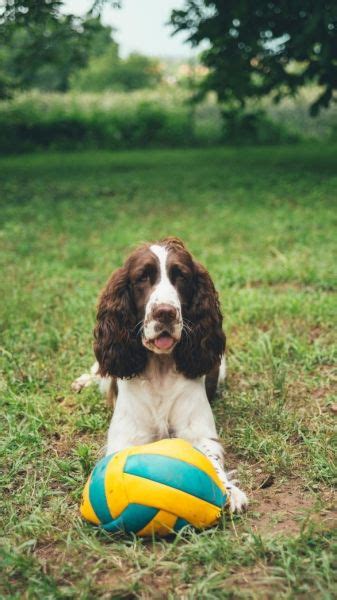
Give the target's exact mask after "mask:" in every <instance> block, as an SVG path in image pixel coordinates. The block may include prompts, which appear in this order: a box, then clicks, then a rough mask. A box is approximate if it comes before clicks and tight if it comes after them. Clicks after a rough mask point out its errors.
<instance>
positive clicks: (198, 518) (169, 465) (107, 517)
mask: <svg viewBox="0 0 337 600" xmlns="http://www.w3.org/2000/svg"><path fill="white" fill-rule="evenodd" d="M226 501H227V492H226V490H225V488H224V486H223V484H222V482H221V481H220V479H219V477H218V475H217V472H216V470H215V468H214V467H213V465H212V463H211V462H210V460H209V459H208V458H207V457H206V456H205V455H204V454H203V453H202V452H200V451H199V450H197V449H196V448H194V447H193V446H192V445H191V444H189V443H188V442H186V441H185V440H181V439H164V440H160V441H159V442H154V443H151V444H146V445H144V446H133V447H130V448H126V449H125V450H121V451H120V452H116V453H115V454H110V455H108V456H105V457H104V458H103V459H102V460H100V461H99V462H98V463H97V465H96V466H95V468H94V470H93V471H92V473H91V475H90V477H89V479H88V481H87V483H86V485H85V488H84V491H83V497H82V503H81V507H80V512H81V515H82V517H83V518H84V519H85V520H87V521H89V522H90V523H93V524H95V525H98V526H100V527H102V528H103V529H105V530H106V531H110V532H117V531H123V532H127V533H135V534H137V535H140V536H151V535H153V534H156V535H159V536H165V535H168V534H171V533H175V532H178V531H179V530H180V529H181V528H182V527H184V526H185V525H191V526H193V527H195V528H197V529H204V528H206V527H210V526H212V525H215V524H216V523H217V522H218V520H219V518H220V515H221V511H222V509H223V507H224V506H225V504H226Z"/></svg>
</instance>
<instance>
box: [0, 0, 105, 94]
mask: <svg viewBox="0 0 337 600" xmlns="http://www.w3.org/2000/svg"><path fill="white" fill-rule="evenodd" d="M62 4H63V2H60V1H58V0H55V1H54V0H52V1H50V2H49V0H48V1H47V0H41V1H39V2H31V0H24V1H23V2H18V1H17V0H15V1H14V2H6V3H5V6H4V9H3V10H2V12H1V17H2V18H1V20H0V34H1V35H2V37H3V39H4V40H5V41H6V45H4V46H3V47H2V48H1V50H0V71H1V72H3V73H4V74H5V76H6V78H7V79H8V81H9V84H10V85H7V86H6V88H5V89H3V87H4V86H0V97H6V95H8V92H6V90H8V89H10V87H12V88H14V87H15V88H19V89H31V88H40V89H42V90H46V91H53V90H58V91H65V90H67V89H68V87H69V79H70V77H71V75H72V73H73V72H74V71H77V70H78V69H79V68H81V67H84V66H85V65H86V64H87V61H88V59H89V57H90V56H97V55H99V54H100V53H101V52H103V51H105V50H106V48H107V46H109V44H111V45H112V46H113V47H115V46H116V45H115V44H114V42H113V41H112V39H111V35H112V28H111V27H105V26H103V25H102V24H101V23H100V20H99V17H91V16H89V17H85V18H83V19H80V18H77V17H74V16H73V15H62V14H61V13H60V8H61V6H62ZM1 92H2V93H1Z"/></svg>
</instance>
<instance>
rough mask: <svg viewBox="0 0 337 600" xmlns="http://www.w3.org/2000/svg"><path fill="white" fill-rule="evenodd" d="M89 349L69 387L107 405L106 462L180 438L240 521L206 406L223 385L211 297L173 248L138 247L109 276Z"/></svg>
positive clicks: (174, 244)
mask: <svg viewBox="0 0 337 600" xmlns="http://www.w3.org/2000/svg"><path fill="white" fill-rule="evenodd" d="M95 340H96V341H95V354H96V358H97V363H96V364H95V365H94V366H93V367H92V370H91V373H90V374H83V375H82V376H81V377H79V378H78V379H77V380H76V381H75V382H74V384H73V387H74V389H76V390H77V391H80V389H81V388H82V387H85V386H87V385H90V384H91V383H92V382H96V383H97V384H98V385H99V386H100V388H101V390H102V391H103V392H106V393H107V394H108V395H109V396H110V398H111V399H113V400H114V401H115V402H114V404H115V408H114V413H113V417H112V420H111V424H110V427H109V432H108V442H107V449H106V451H107V454H110V453H112V452H116V451H118V450H122V449H123V448H126V447H128V446H133V445H138V444H145V443H149V442H152V441H155V440H159V439H163V438H167V437H177V438H183V439H185V440H187V441H189V442H191V443H192V444H193V445H194V446H195V447H196V448H198V449H199V450H201V451H202V452H204V453H205V454H206V455H207V456H208V457H209V459H210V460H211V461H212V463H213V465H214V466H215V468H216V470H217V472H218V474H219V476H220V478H221V480H222V481H223V483H224V484H225V485H226V487H227V489H228V491H229V494H230V506H231V509H232V510H238V511H240V510H241V509H242V508H243V507H244V506H245V505H246V504H247V498H246V495H245V494H244V492H242V491H241V490H240V489H239V488H237V487H236V486H235V485H234V483H233V482H231V481H229V480H228V478H227V476H226V473H225V471H224V467H223V463H224V455H223V454H224V453H223V449H222V446H221V444H220V442H219V440H218V436H217V432H216V427H215V423H214V418H213V414H212V411H211V407H210V403H209V400H211V399H212V396H213V395H214V392H215V389H216V385H217V383H218V382H221V381H223V379H224V377H225V362H224V357H223V352H224V349H225V336H224V334H223V331H222V316H221V312H220V307H219V302H218V297H217V294H216V292H215V289H214V286H213V283H212V281H211V279H210V276H209V274H208V273H207V271H206V270H205V269H204V268H203V267H202V266H201V265H199V264H198V263H196V262H195V261H194V260H193V259H192V257H191V255H190V254H189V253H188V252H187V250H186V248H185V246H184V245H183V244H182V242H180V240H177V239H175V238H167V239H166V240H163V241H162V242H160V243H158V244H153V245H151V246H142V247H141V248H140V249H138V250H137V251H135V252H134V253H133V254H132V255H131V256H130V257H129V259H128V260H127V261H126V263H125V265H124V266H123V267H122V268H121V269H119V270H118V271H116V272H115V273H114V274H113V275H112V277H111V279H110V280H109V282H108V284H107V286H106V288H105V290H104V291H103V294H102V296H101V299H100V303H99V307H98V314H97V325H96V329H95Z"/></svg>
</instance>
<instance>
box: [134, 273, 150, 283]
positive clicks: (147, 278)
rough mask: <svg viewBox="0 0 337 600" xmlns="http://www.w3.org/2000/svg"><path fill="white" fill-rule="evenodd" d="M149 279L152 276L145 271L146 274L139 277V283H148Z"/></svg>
mask: <svg viewBox="0 0 337 600" xmlns="http://www.w3.org/2000/svg"><path fill="white" fill-rule="evenodd" d="M149 278H150V274H149V273H147V272H146V271H145V272H144V273H141V275H139V276H138V277H137V283H144V282H145V281H148V280H149Z"/></svg>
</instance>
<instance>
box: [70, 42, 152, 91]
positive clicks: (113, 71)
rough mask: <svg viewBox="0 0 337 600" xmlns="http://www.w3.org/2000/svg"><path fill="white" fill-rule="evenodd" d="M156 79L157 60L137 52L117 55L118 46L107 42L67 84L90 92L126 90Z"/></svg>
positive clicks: (150, 85) (148, 83) (146, 85)
mask: <svg viewBox="0 0 337 600" xmlns="http://www.w3.org/2000/svg"><path fill="white" fill-rule="evenodd" d="M160 80H161V71H160V66H159V63H158V61H157V60H155V59H152V58H148V57H147V56H143V55H141V54H137V53H132V54H130V56H128V57H127V58H125V59H121V58H119V56H118V47H117V46H116V47H115V48H114V47H113V46H112V45H111V44H110V46H109V47H108V48H107V49H106V51H105V52H104V54H101V55H100V56H95V57H92V58H91V59H90V61H89V63H88V65H87V66H86V67H85V68H84V69H81V70H80V71H77V72H76V73H75V74H74V76H73V77H72V79H71V87H72V88H73V89H78V90H83V91H90V92H101V91H103V90H109V89H110V90H111V89H115V90H127V91H129V90H137V89H142V88H151V87H154V86H155V85H157V84H158V83H159V82H160Z"/></svg>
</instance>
